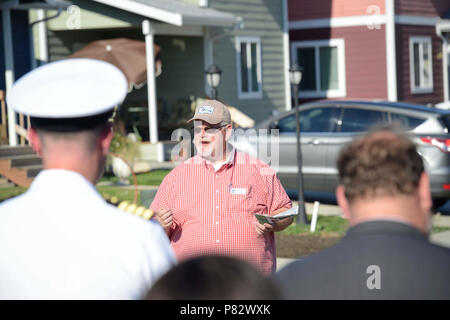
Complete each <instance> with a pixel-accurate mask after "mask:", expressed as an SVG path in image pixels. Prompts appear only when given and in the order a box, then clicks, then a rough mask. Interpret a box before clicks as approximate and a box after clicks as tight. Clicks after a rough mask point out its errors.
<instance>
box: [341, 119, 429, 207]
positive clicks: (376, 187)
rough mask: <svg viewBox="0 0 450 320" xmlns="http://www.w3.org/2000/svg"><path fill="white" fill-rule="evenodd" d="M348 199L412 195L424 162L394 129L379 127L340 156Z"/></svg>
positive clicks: (409, 143)
mask: <svg viewBox="0 0 450 320" xmlns="http://www.w3.org/2000/svg"><path fill="white" fill-rule="evenodd" d="M337 167H338V170H339V179H340V184H342V185H343V186H344V188H345V196H346V198H347V199H348V200H349V201H351V200H353V199H355V198H365V197H375V196H395V195H410V194H412V193H413V192H414V191H415V190H416V189H417V187H418V185H419V180H420V176H421V174H422V173H423V171H424V166H423V161H422V158H421V157H420V155H419V154H418V153H417V151H416V148H415V146H414V144H413V143H412V142H411V141H410V140H409V139H408V138H407V137H406V136H404V135H402V134H400V133H398V132H396V130H395V128H392V127H390V128H386V127H385V128H380V129H378V130H375V131H372V132H370V133H368V134H367V135H365V136H363V137H361V138H358V139H356V140H355V141H354V142H352V143H351V144H350V145H348V146H347V147H346V148H344V149H343V150H342V152H341V154H340V156H339V159H338V162H337Z"/></svg>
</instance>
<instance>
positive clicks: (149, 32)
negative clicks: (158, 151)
mask: <svg viewBox="0 0 450 320" xmlns="http://www.w3.org/2000/svg"><path fill="white" fill-rule="evenodd" d="M142 33H143V34H144V36H145V48H146V56H147V95H148V97H147V99H148V122H149V136H150V142H151V143H157V142H158V114H157V105H156V84H155V53H154V42H153V35H154V30H153V29H152V26H151V24H150V21H148V20H144V21H143V22H142Z"/></svg>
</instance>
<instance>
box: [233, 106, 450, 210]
mask: <svg viewBox="0 0 450 320" xmlns="http://www.w3.org/2000/svg"><path fill="white" fill-rule="evenodd" d="M394 122H397V123H399V124H401V125H402V127H403V128H404V129H405V130H406V131H407V132H409V133H411V134H412V136H413V137H414V138H413V140H414V142H415V143H416V145H417V147H418V151H419V153H420V154H421V155H422V157H423V159H424V162H425V169H426V171H427V173H428V174H429V175H430V182H431V193H432V197H433V203H434V207H435V208H437V207H439V206H441V205H442V204H444V203H445V202H446V201H447V200H448V199H450V134H449V131H450V111H448V110H442V109H436V108H430V107H426V106H419V105H412V104H406V103H391V102H377V101H373V102H369V101H330V100H327V101H317V102H313V103H307V104H303V105H301V106H300V130H301V148H302V159H303V161H302V162H303V167H302V172H303V178H304V188H305V198H306V199H308V200H320V201H323V202H331V203H334V202H335V196H334V191H335V189H336V186H337V184H338V172H337V169H336V161H337V157H338V155H339V152H340V150H341V148H342V147H343V146H344V145H346V144H347V143H349V142H350V141H351V140H352V139H354V138H355V137H356V136H358V135H360V134H362V133H364V132H366V131H367V130H369V129H370V128H372V127H374V126H377V125H386V124H390V123H394ZM254 129H257V132H258V129H269V130H270V129H279V159H278V165H277V167H276V168H275V169H276V170H277V172H278V177H279V178H280V181H281V183H282V184H283V186H284V187H285V189H286V191H287V192H288V194H289V195H290V196H291V197H296V195H297V178H296V175H297V156H296V155H297V153H296V150H297V149H296V141H297V140H296V122H295V110H291V111H289V112H286V113H283V114H279V115H277V116H273V117H272V118H270V119H268V120H265V121H263V122H261V123H259V124H257V125H256V126H255V128H254ZM243 141H245V143H244V142H243ZM232 144H234V145H235V147H236V148H237V149H239V150H242V151H244V152H247V153H250V154H253V155H256V156H258V150H257V149H258V148H259V147H260V142H258V137H256V138H253V139H247V140H243V139H236V137H235V138H234V140H233V141H232ZM263 160H264V159H263Z"/></svg>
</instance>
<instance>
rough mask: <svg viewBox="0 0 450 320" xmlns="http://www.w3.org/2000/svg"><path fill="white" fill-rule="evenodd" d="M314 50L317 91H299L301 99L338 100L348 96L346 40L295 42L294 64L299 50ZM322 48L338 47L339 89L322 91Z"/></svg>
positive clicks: (293, 43) (293, 51) (293, 46)
mask: <svg viewBox="0 0 450 320" xmlns="http://www.w3.org/2000/svg"><path fill="white" fill-rule="evenodd" d="M311 47H313V48H314V52H315V58H316V59H315V60H316V65H315V71H316V88H317V90H309V91H299V97H301V98H323V97H326V98H337V97H345V96H346V95H347V86H346V76H345V41H344V39H330V40H313V41H295V42H292V45H291V57H292V60H293V61H294V63H297V61H298V57H297V49H298V48H311ZM320 47H337V51H338V66H337V67H338V85H339V88H338V89H333V90H320V55H319V48H320Z"/></svg>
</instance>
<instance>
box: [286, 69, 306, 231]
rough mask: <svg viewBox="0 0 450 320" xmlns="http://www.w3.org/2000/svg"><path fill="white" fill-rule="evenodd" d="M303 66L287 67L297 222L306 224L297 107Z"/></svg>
mask: <svg viewBox="0 0 450 320" xmlns="http://www.w3.org/2000/svg"><path fill="white" fill-rule="evenodd" d="M302 73H303V68H302V67H300V66H299V65H297V64H294V65H293V66H291V68H290V69H289V80H290V82H291V85H292V88H293V90H292V91H293V92H294V105H295V121H296V131H297V167H298V178H297V179H298V180H297V186H298V215H297V223H298V224H307V222H308V220H307V218H306V210H305V200H304V195H303V173H302V149H301V140H300V116H299V107H298V91H299V90H298V89H299V85H300V82H301V81H302Z"/></svg>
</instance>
